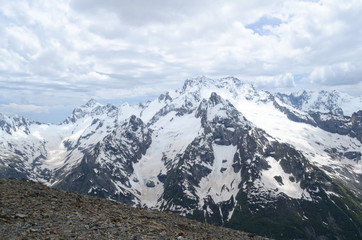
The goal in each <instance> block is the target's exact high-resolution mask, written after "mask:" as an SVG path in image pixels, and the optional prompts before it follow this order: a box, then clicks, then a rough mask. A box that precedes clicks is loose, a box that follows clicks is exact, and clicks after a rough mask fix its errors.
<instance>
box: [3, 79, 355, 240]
mask: <svg viewBox="0 0 362 240" xmlns="http://www.w3.org/2000/svg"><path fill="white" fill-rule="evenodd" d="M306 94H307V93H306ZM320 94H322V93H320ZM323 94H324V95H325V96H330V97H327V99H339V96H340V95H339V94H338V96H334V97H333V96H332V95H333V94H336V93H335V92H332V93H326V92H323ZM302 95H303V94H300V96H302ZM312 95H313V94H309V95H308V94H307V95H306V96H307V97H304V98H303V99H307V100H305V102H308V103H310V104H309V105H308V107H306V106H307V105H306V103H304V102H303V101H304V100H303V101H302V100H295V99H294V98H293V99H294V100H290V99H292V97H290V96H289V97H288V96H287V95H282V94H278V95H272V94H270V93H268V92H266V91H261V90H257V89H255V88H254V87H253V86H252V85H249V84H245V83H243V82H241V81H240V80H238V79H236V78H232V77H229V78H223V79H219V80H213V79H209V78H205V77H201V78H195V79H190V80H186V81H185V84H184V86H183V87H182V88H181V89H179V90H174V91H170V92H167V93H165V94H162V95H160V96H159V98H157V99H155V100H153V101H150V102H147V103H145V104H139V105H136V106H131V105H128V104H123V105H121V106H119V107H116V106H113V105H110V104H109V105H102V104H99V103H97V102H96V101H95V100H90V101H89V102H88V103H86V104H85V105H83V106H81V107H79V108H76V109H75V110H74V111H73V113H72V114H71V116H69V117H68V118H67V119H66V120H65V121H64V122H63V123H61V124H59V125H50V124H40V123H35V122H32V121H30V120H26V119H23V118H19V117H14V118H10V117H6V116H3V115H1V121H0V127H1V128H0V129H1V130H0V144H1V146H2V149H1V151H0V176H3V177H26V178H29V179H33V180H36V181H42V182H44V183H47V184H49V185H52V186H54V187H58V188H62V189H67V190H73V191H77V192H81V193H85V194H90V195H96V196H100V197H105V198H109V199H113V200H116V201H120V202H124V203H127V204H130V205H133V206H140V207H147V208H155V209H160V210H164V211H173V212H177V213H179V214H182V215H185V216H188V217H191V218H194V219H197V220H200V221H206V222H210V223H216V224H219V225H224V226H228V227H232V228H235V229H242V230H247V231H249V232H250V231H251V232H256V233H258V234H261V235H266V236H269V237H274V238H280V239H283V238H286V239H289V238H317V237H325V238H330V239H334V238H336V239H337V238H342V239H343V238H345V239H358V238H359V237H360V236H361V226H362V222H361V218H360V216H361V214H362V208H361V197H362V185H361V181H362V163H361V152H362V144H361V142H362V141H361V129H362V124H361V123H362V121H361V120H362V111H361V109H358V108H359V106H360V105H357V106H354V108H352V106H353V104H350V107H348V108H345V107H344V105H339V103H340V102H338V101H339V100H338V101H334V102H333V104H331V102H328V103H324V100H325V98H324V97H320V98H318V101H319V103H318V104H317V103H316V102H317V101H316V100H313V104H312V103H311V102H312V101H311V99H315V97H313V98H312V97H311V96H312ZM293 96H294V95H293ZM298 96H299V95H298ZM300 96H299V97H300ZM303 96H304V95H303ZM343 96H344V99H346V95H343ZM294 97H295V98H298V97H297V95H295V96H294ZM288 99H289V100H288ZM349 99H350V101H349V102H350V103H352V102H354V101H358V100H355V99H352V98H349ZM296 102H298V103H296ZM301 102H303V103H301ZM345 102H346V101H345ZM312 105H313V107H312ZM317 105H318V106H319V107H318V109H319V110H318V111H312V110H316V109H317V108H316V107H315V106H317ZM332 105H333V106H332ZM322 106H323V107H322ZM327 106H328V107H327ZM331 106H332V107H331ZM321 109H324V110H321ZM326 109H327V110H328V111H327V110H326ZM346 109H348V110H351V109H356V111H355V112H354V113H353V114H352V113H351V115H350V116H344V115H345V114H346V113H347V112H348V110H346ZM333 127H334V128H333Z"/></svg>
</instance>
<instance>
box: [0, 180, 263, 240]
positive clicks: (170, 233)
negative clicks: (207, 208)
mask: <svg viewBox="0 0 362 240" xmlns="http://www.w3.org/2000/svg"><path fill="white" fill-rule="evenodd" d="M0 192H1V193H4V194H1V195H0V203H1V204H0V238H1V239H81V238H82V239H164V240H166V239H181V237H182V239H225V238H227V239H241V240H244V239H245V240H247V239H265V238H262V237H259V236H255V234H247V233H244V232H240V231H235V230H231V229H227V228H221V227H217V226H213V225H209V224H203V223H199V222H196V221H192V220H189V219H186V218H183V217H180V216H177V215H176V214H171V213H162V212H159V211H150V210H145V209H139V208H133V207H129V206H127V205H123V204H119V203H116V202H114V201H109V200H105V199H101V198H95V197H90V196H85V195H80V194H76V193H71V192H64V191H60V190H57V189H52V188H49V187H46V186H44V185H42V184H39V183H34V182H31V181H25V180H15V179H8V180H5V179H0ZM34 202H35V203H41V204H34Z"/></svg>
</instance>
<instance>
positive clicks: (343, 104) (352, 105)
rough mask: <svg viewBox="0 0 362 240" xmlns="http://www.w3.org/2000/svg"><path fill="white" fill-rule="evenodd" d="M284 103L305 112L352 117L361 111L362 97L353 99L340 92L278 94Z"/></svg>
mask: <svg viewBox="0 0 362 240" xmlns="http://www.w3.org/2000/svg"><path fill="white" fill-rule="evenodd" d="M276 96H277V97H278V98H279V99H280V100H281V101H283V102H284V103H286V104H288V105H290V106H293V107H294V108H296V109H299V110H302V111H304V112H309V111H312V112H321V113H332V114H337V115H346V116H351V115H352V113H354V112H357V111H358V110H361V106H362V96H360V97H352V96H350V95H348V94H345V93H341V92H338V91H332V92H328V91H324V90H322V91H320V92H314V91H308V92H307V91H299V92H295V93H291V94H289V95H288V94H283V93H277V94H276Z"/></svg>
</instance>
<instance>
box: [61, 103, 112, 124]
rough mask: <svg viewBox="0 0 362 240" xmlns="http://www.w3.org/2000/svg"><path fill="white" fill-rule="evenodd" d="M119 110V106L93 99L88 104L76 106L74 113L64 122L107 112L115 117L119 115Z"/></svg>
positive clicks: (109, 115)
mask: <svg viewBox="0 0 362 240" xmlns="http://www.w3.org/2000/svg"><path fill="white" fill-rule="evenodd" d="M117 111H118V108H117V107H116V106H114V105H112V104H107V105H102V104H100V103H99V102H97V101H96V100H94V99H91V100H89V101H88V102H87V103H86V104H84V105H82V106H80V107H77V108H75V109H74V110H73V112H72V114H71V115H70V116H69V117H68V118H67V119H66V120H65V121H64V122H63V123H65V124H68V123H74V122H76V121H77V120H78V119H81V118H84V117H86V116H91V117H96V116H100V115H103V114H106V115H107V116H108V117H114V116H116V115H117Z"/></svg>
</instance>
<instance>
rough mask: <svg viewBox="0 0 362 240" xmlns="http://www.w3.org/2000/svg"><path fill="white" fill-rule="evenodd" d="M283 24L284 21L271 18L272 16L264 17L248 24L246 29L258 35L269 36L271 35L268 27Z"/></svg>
mask: <svg viewBox="0 0 362 240" xmlns="http://www.w3.org/2000/svg"><path fill="white" fill-rule="evenodd" d="M281 23H282V21H281V20H280V19H279V18H275V17H270V16H265V15H264V16H262V17H261V18H259V20H258V21H256V22H254V23H251V24H248V25H246V26H245V27H246V28H249V29H251V30H253V31H254V33H257V34H259V35H261V36H262V35H268V34H270V31H269V30H268V29H266V28H265V27H266V26H272V27H275V26H279V25H280V24H281Z"/></svg>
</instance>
